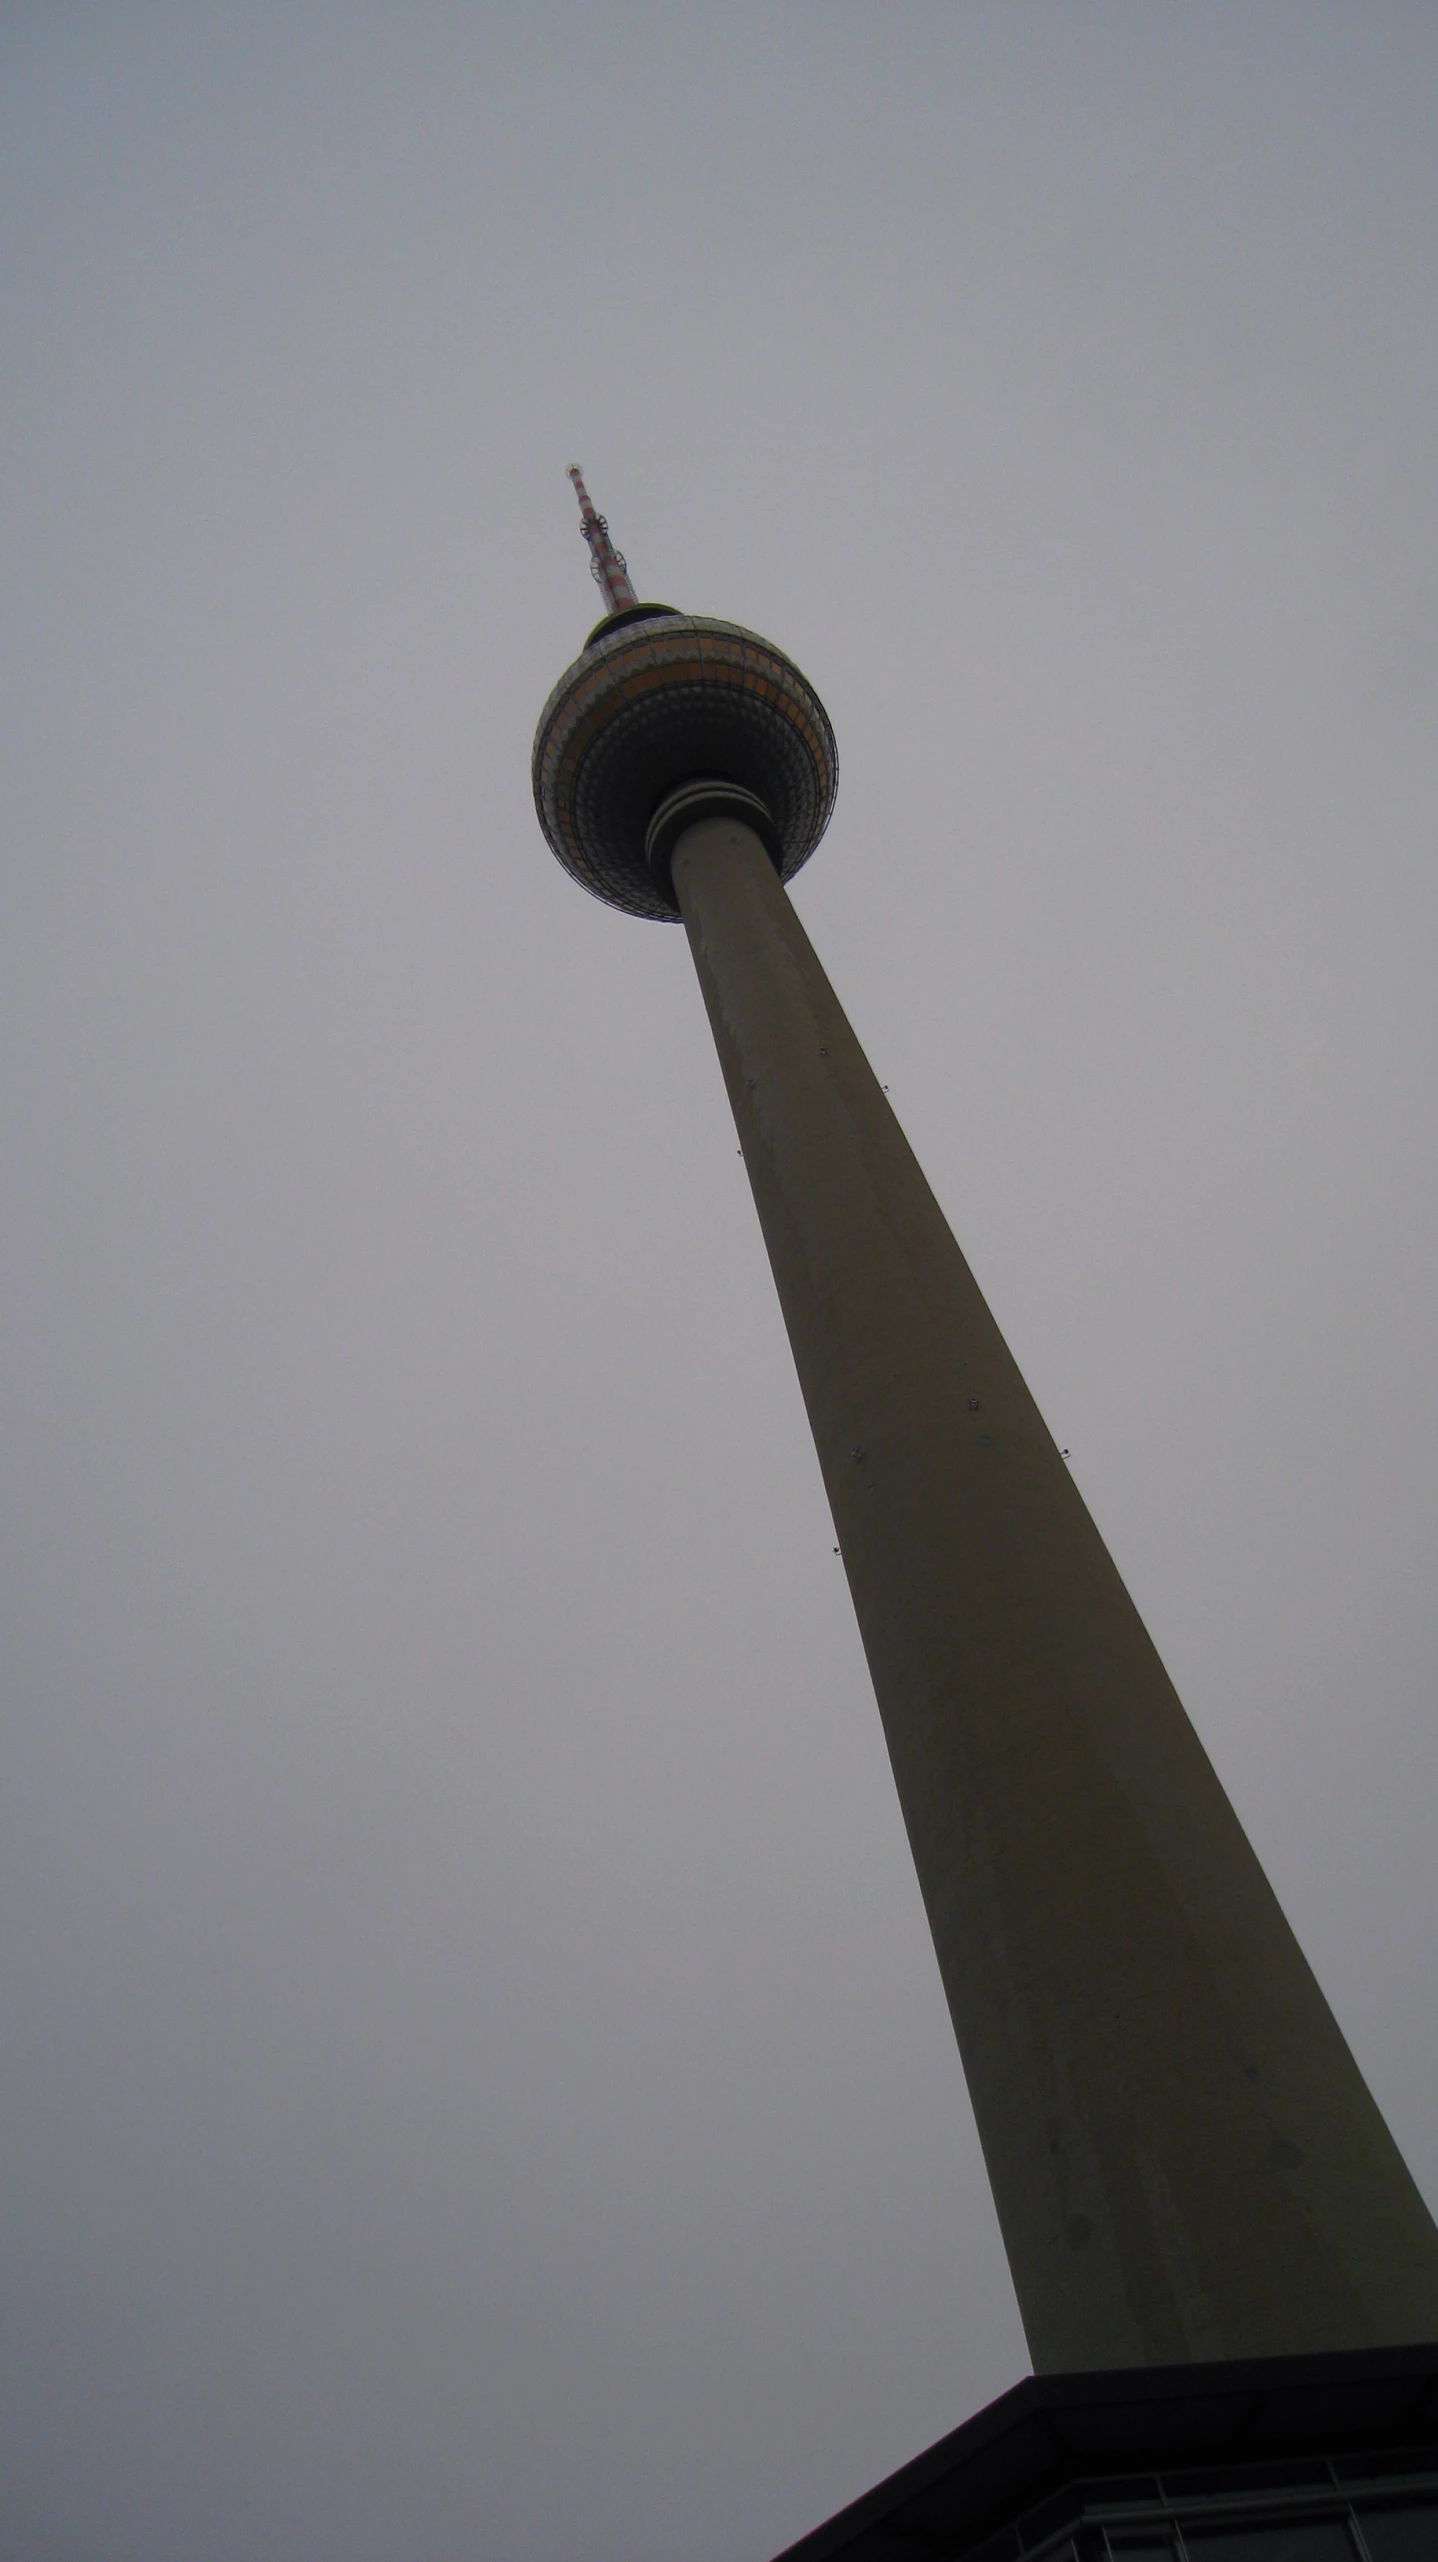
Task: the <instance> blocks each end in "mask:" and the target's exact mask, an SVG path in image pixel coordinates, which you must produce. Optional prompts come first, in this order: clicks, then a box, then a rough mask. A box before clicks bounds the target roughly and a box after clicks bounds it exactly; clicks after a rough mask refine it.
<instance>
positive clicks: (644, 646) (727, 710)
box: [534, 608, 839, 919]
mask: <svg viewBox="0 0 1438 2562" xmlns="http://www.w3.org/2000/svg"><path fill="white" fill-rule="evenodd" d="M701 776H702V777H707V778H710V779H712V780H714V781H716V782H725V783H737V784H739V785H740V786H741V787H742V788H743V789H744V790H745V791H749V792H754V793H757V795H758V797H759V799H760V800H761V801H762V802H763V803H764V805H765V807H766V808H767V809H768V811H769V812H770V814H771V816H772V818H773V822H774V829H775V833H776V835H777V838H778V842H779V847H780V861H779V873H780V877H781V879H783V880H786V881H787V880H790V879H792V877H793V875H794V874H795V872H797V871H798V869H799V866H800V864H801V863H805V862H807V861H808V859H809V856H810V855H811V854H812V853H813V851H814V848H815V846H816V845H817V844H818V842H819V839H820V837H821V836H822V835H823V833H824V830H825V828H826V827H827V826H828V824H829V816H830V813H831V811H832V809H833V806H834V794H835V792H836V790H837V789H838V782H839V757H838V751H837V749H836V747H835V744H834V733H833V730H832V729H831V728H830V725H829V716H828V714H827V712H826V711H825V709H824V706H823V704H822V703H821V702H820V700H819V697H818V695H817V694H816V693H815V691H814V689H813V687H812V685H810V684H809V683H808V681H807V679H806V678H805V677H803V676H801V675H800V673H799V670H798V668H797V667H796V666H795V665H794V663H793V660H792V659H788V658H786V657H785V656H784V653H783V651H782V650H778V649H775V648H774V647H773V645H772V643H771V642H769V641H766V640H761V639H760V638H759V636H758V634H757V633H756V632H747V631H745V630H744V629H743V628H742V626H741V625H740V624H738V623H716V622H711V621H710V620H709V619H708V617H707V616H704V615H699V614H676V613H673V612H672V611H671V612H665V611H664V610H663V609H662V608H656V609H655V611H654V613H653V615H652V617H651V616H650V615H648V614H640V615H635V614H631V615H630V616H628V617H627V618H626V620H625V621H624V623H623V624H622V625H621V626H620V627H619V628H618V629H617V630H615V631H614V632H612V633H610V634H609V635H608V636H607V637H606V634H605V627H604V625H603V624H601V625H600V627H599V630H598V632H596V634H595V635H594V637H593V639H592V640H591V641H590V643H589V646H588V647H587V648H586V649H585V651H584V653H583V655H582V656H581V657H579V658H577V659H576V660H575V662H574V665H573V666H572V667H569V668H566V670H565V672H564V674H563V675H562V676H561V678H560V680H559V683H558V684H557V685H556V686H555V689H554V691H553V693H552V694H551V695H550V698H549V700H548V702H547V703H546V704H545V707H544V710H543V712H542V713H541V715H540V721H539V728H538V730H537V732H536V734H535V740H534V805H535V808H536V810H537V811H538V813H539V824H540V826H541V827H542V828H543V830H544V833H545V836H546V838H547V840H548V842H549V844H550V846H551V847H552V849H553V851H554V852H555V853H556V854H557V855H558V857H559V860H560V862H561V863H562V864H563V865H564V868H565V870H566V871H567V872H569V873H572V875H573V877H574V879H575V880H576V881H578V882H579V883H580V884H581V886H582V887H583V888H584V889H587V890H591V891H592V892H593V894H594V896H595V897H596V898H602V899H607V900H608V901H609V904H610V905H611V907H620V908H623V909H625V910H626V911H627V913H628V914H629V915H630V916H654V917H663V918H667V919H673V918H676V917H677V916H678V914H679V908H678V905H677V902H676V900H675V898H674V894H673V891H672V890H671V888H670V885H669V882H668V880H667V879H656V878H655V876H654V874H653V873H652V872H651V871H650V868H649V864H648V861H647V859H646V856H645V850H644V839H645V833H646V830H647V828H648V825H649V821H650V819H651V818H652V816H653V814H654V812H655V810H656V809H657V808H658V806H659V803H660V802H661V801H662V800H663V799H664V797H665V795H666V794H667V793H669V792H671V791H673V789H674V788H675V786H676V785H677V784H679V783H686V782H690V781H693V780H695V779H697V778H699V777H701Z"/></svg>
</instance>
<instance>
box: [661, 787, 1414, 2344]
mask: <svg viewBox="0 0 1438 2562" xmlns="http://www.w3.org/2000/svg"><path fill="white" fill-rule="evenodd" d="M672 868H673V880H674V887H675V891H676V894H677V896H678V899H679V902H680V906H681V909H682V912H683V916H684V922H685V925H686V926H687V928H688V932H689V940H690V944H691V948H692V950H693V953H694V960H695V965H696V968H697V970H698V973H699V981H700V985H701V987H702V989H703V992H704V1001H705V1004H706V1006H707V1008H708V1012H709V1019H710V1024H711V1026H712V1029H713V1033H714V1040H715V1046H716V1048H717V1049H718V1052H719V1059H720V1065H721V1067H722V1069H723V1072H724V1079H725V1083H726V1085H727V1087H728V1091H729V1099H730V1103H731V1105H732V1108H733V1112H734V1120H735V1125H736V1127H737V1129H738V1133H739V1138H740V1142H741V1145H742V1147H743V1150H744V1157H745V1162H746V1165H747V1167H748V1171H749V1177H750V1181H751V1184H752V1186H753V1191H754V1199H755V1203H756V1205H757V1207H758V1211H759V1217H760V1221H761V1223H762V1226H763V1230H764V1237H765V1242H766V1244H767V1246H768V1249H769V1259H770V1262H771V1264H772V1266H773V1271H774V1278H775V1281H776V1283H777V1285H778V1291H779V1299H780V1304H781V1306H782V1308H783V1312H784V1321H785V1324H786V1326H787V1328H788V1332H789V1340H790V1343H791V1345H792V1347H793V1352H794V1359H795V1363H796V1366H797V1368H798V1372H799V1379H800V1384H801V1386H802V1389H803V1393H804V1400H805V1404H806V1405H807V1407H808V1412H809V1420H810V1423H811V1426H812V1428H813V1433H814V1440H815V1445H816V1448H817V1450H818V1455H819V1463H820V1466H821V1468H822V1470H823V1473H824V1482H825V1486H826V1488H827V1491H828V1495H829V1501H830V1504H831V1507H832V1510H833V1515H834V1521H835V1525H836V1528H837V1532H838V1536H839V1540H840V1544H841V1551H842V1555H843V1560H844V1566H845V1571H846V1573H847V1575H848V1579H849V1585H850V1589H851V1591H852V1593H853V1597H854V1606H855V1609H856V1612H857V1614H858V1620H859V1626H860V1630H861V1632H862V1635H863V1640H864V1647H865V1651H866V1653H867V1656H868V1660H869V1669H870V1672H871V1674H872V1676H873V1681H874V1689H875V1693H876V1695H877V1698H878V1703H879V1709H880V1713H881V1716H882V1718H883V1723H884V1732H885V1736H886V1739H887V1742H888V1747H889V1754H890V1758H891V1760H892V1763H893V1768H894V1775H895V1779H896V1780H897V1783H898V1789H899V1796H900V1801H901V1803H902V1806H903V1811H904V1819H905V1822H906V1824H907V1827H908V1833H909V1839H910V1843H911V1845H912V1847H913V1852H914V1860H915V1864H916V1866H917V1869H918V1873H919V1883H920V1886H921V1889H922V1891H923V1896H924V1902H925V1905H926V1907H927V1911H928V1916H929V1923H930V1927H931V1929H932V1932H933V1937H934V1946H935V1950H936V1952H937V1955H938V1960H939V1968H940V1972H941V1974H942V1977H943V1982H944V1989H945V1992H946V1994H947V1996H948V2001H949V2008H950V2012H951V2014H952V2017H953V2022H954V2028H955V2032H956V2034H957V2037H958V2041H959V2049H960V2053H961V2055H962V2058H963V2063H964V2070H965V2074H966V2076H967V2079H968V2084H969V2091H970V2095H971V2097H972V2100H973V2104H974V2111H975V2115H976V2117H977V2119H978V2125H979V2133H980V2136H981V2138H982V2141H983V2147H984V2157H985V2160H986V2162H987V2165H988V2170H989V2177H990V2180H991V2182H992V2186H993V2191H994V2198H995V2202H996V2204H997V2207H998V2213H999V2222H1000V2225H1001V2227H1002V2230H1003V2236H1004V2243H1005V2248H1006V2250H1007V2252H1008V2258H1009V2265H1010V2268H1011V2270H1012V2273H1013V2279H1014V2286H1015V2289H1016V2291H1017V2294H1018V2299H1019V2307H1020V2311H1021V2313H1022V2315H1023V2321H1024V2328H1025V2331H1026V2333H1027V2336H1028V2340H1029V2346H1030V2349H1031V2352H1032V2355H1033V2359H1034V2364H1035V2366H1036V2367H1037V2368H1038V2369H1039V2370H1041V2371H1044V2370H1048V2371H1053V2370H1056V2369H1058V2370H1064V2369H1074V2368H1085V2367H1114V2366H1133V2365H1143V2364H1163V2363H1176V2362H1181V2361H1186V2360H1190V2359H1200V2358H1201V2359H1214V2358H1239V2357H1255V2356H1264V2355H1269V2354H1279V2353H1282V2352H1287V2351H1296V2350H1310V2349H1328V2348H1351V2347H1359V2346H1364V2345H1368V2344H1370V2343H1374V2344H1376V2343H1380V2342H1384V2343H1387V2342H1396V2341H1402V2340H1421V2339H1427V2338H1431V2337H1434V2336H1435V2335H1438V2231H1435V2229H1434V2225H1433V2222H1432V2219H1431V2217H1430V2216H1429V2214H1428V2211H1427V2208H1426V2207H1425V2206H1424V2204H1423V2201H1422V2199H1421V2198H1420V2196H1419V2194H1418V2191H1417V2189H1416V2188H1415V2186H1414V2184H1413V2181H1412V2179H1411V2178H1410V2176H1409V2174H1408V2171H1407V2169H1406V2167H1405V2165H1404V2163H1403V2161H1402V2159H1401V2157H1400V2155H1399V2153H1398V2151H1397V2148H1396V2146H1395V2145H1394V2143H1393V2140H1392V2137H1391V2136H1390V2134H1389V2132H1388V2129H1387V2127H1386V2126H1385V2124H1384V2122H1383V2119H1382V2118H1381V2116H1380V2115H1379V2112H1378V2110H1377V2108H1376V2106H1375V2104H1374V2102H1373V2099H1372V2097H1371V2095H1370V2093H1369V2091H1368V2089H1367V2087H1366V2085H1365V2083H1364V2081H1363V2079H1362V2077H1361V2075H1360V2073H1359V2071H1358V2068H1357V2066H1356V2064H1355V2063H1354V2061H1353V2058H1352V2056H1351V2054H1350V2053H1349V2051H1348V2048H1347V2046H1346V2044H1345V2043H1344V2040H1343V2038H1342V2036H1341V2034H1340V2032H1339V2030H1338V2027H1337V2025H1336V2023H1335V2021H1334V2019H1333V2017H1332V2014H1331V2012H1330V2011H1329V2009H1328V2006H1327V2004H1326V2002H1325V2001H1324V1999H1323V1995H1322V1993H1321V1992H1320V1991H1319V1988H1318V1986H1317V1984H1316V1982H1315V1981H1314V1978H1313V1975H1312V1973H1311V1972H1310V1970H1309V1967H1308V1965H1307V1964H1306V1962H1305V1960H1304V1957H1303V1954H1302V1951H1301V1950H1300V1949H1299V1947H1298V1945H1297V1942H1296V1941H1295V1939H1294V1937H1293V1934H1292V1932H1291V1931H1290V1929H1289V1927H1288V1924H1287V1922H1286V1921H1285V1919H1284V1917H1283V1914H1282V1912H1281V1911H1280V1909H1279V1906H1278V1903H1277V1901H1276V1899H1275V1897H1274V1895H1273V1892H1272V1890H1271V1888H1270V1887H1269V1885H1268V1882H1267V1880H1266V1878H1265V1877H1264V1875H1263V1872H1262V1870H1261V1869H1260V1867H1259V1864H1258V1861H1257V1859H1256V1858H1255V1856H1254V1854H1253V1851H1252V1849H1251V1848H1250V1846H1249V1843H1248V1841H1247V1839H1246V1837H1245V1835H1244V1833H1243V1830H1242V1828H1241V1826H1240V1824H1239V1822H1238V1820H1237V1818H1236V1816H1235V1815H1234V1812H1233V1809H1232V1807H1231V1806H1230V1805H1229V1802H1228V1800H1227V1798H1226V1797H1225V1795H1224V1793H1223V1790H1222V1788H1221V1787H1220V1785H1219V1782H1218V1780H1217V1778H1216V1776H1215V1774H1214V1771H1213V1768H1212V1765H1211V1764H1210V1762H1209V1760H1208V1758H1207V1755H1206V1754H1205V1753H1204V1751H1203V1748H1202V1746H1201V1745H1200V1743H1199V1741H1198V1738H1197V1736H1196V1735H1195V1733H1194V1731H1193V1728H1192V1726H1191V1725H1190V1723H1189V1721H1188V1718H1187V1717H1186V1716H1185V1714H1184V1711H1183V1709H1182V1707H1181V1705H1180V1703H1179V1700H1178V1698H1177V1696H1176V1694H1175V1692H1174V1689H1173V1686H1172V1684H1171V1683H1170V1681H1169V1679H1168V1677H1167V1675H1166V1673H1165V1672H1164V1669H1163V1666H1162V1664H1161V1663H1160V1661H1159V1658H1158V1655H1157V1653H1156V1651H1155V1649H1154V1647H1153V1644H1152V1642H1151V1640H1150V1638H1149V1636H1148V1633H1147V1631H1146V1629H1145V1628H1144V1626H1143V1623H1142V1621H1141V1620H1140V1618H1139V1616H1138V1612H1137V1611H1136V1609H1135V1607H1134V1605H1133V1602H1132V1601H1131V1599H1130V1597H1129V1595H1128V1593H1127V1591H1126V1590H1125V1588H1124V1585H1123V1583H1122V1581H1121V1579H1120V1577H1119V1575H1118V1572H1117V1570H1116V1568H1115V1566H1114V1564H1113V1561H1112V1559H1111V1558H1110V1556H1109V1555H1108V1552H1107V1550H1106V1548H1105V1547H1104V1544H1103V1541H1102V1540H1101V1538H1100V1537H1099V1534H1098V1532H1097V1530H1096V1529H1095V1527H1094V1524H1093V1522H1092V1520H1091V1518H1090V1516H1089V1513H1088V1511H1087V1508H1086V1506H1085V1505H1084V1503H1083V1500H1082V1498H1081V1496H1080V1495H1079V1493H1078V1490H1077V1488H1076V1487H1075V1485H1074V1482H1073V1479H1072V1477H1071V1476H1070V1474H1069V1471H1068V1469H1067V1467H1066V1466H1065V1464H1064V1461H1063V1459H1062V1457H1061V1456H1060V1454H1059V1452H1058V1451H1057V1449H1056V1448H1055V1446H1054V1443H1053V1440H1052V1438H1051V1436H1050V1434H1049V1433H1048V1431H1047V1430H1046V1428H1045V1426H1044V1422H1043V1418H1042V1417H1041V1415H1040V1414H1039V1412H1038V1409H1037V1407H1036V1406H1035V1404H1034V1401H1033V1399H1032V1397H1031V1396H1030V1394H1029V1392H1028V1389H1027V1388H1026V1387H1025V1385H1024V1382H1023V1379H1022V1377H1021V1376H1020V1373H1019V1370H1018V1368H1017V1365H1016V1364H1015V1362H1014V1360H1013V1357H1012V1355H1011V1353H1010V1352H1009V1350H1008V1347H1007V1345H1006V1344H1005V1342H1004V1340H1003V1337H1002V1336H1001V1334H1000V1332H999V1329H998V1327H997V1325H996V1324H995V1322H994V1319H993V1316H992V1315H991V1313H990V1311H989V1309H988V1307H987V1306H986V1304H985V1302H984V1300H983V1297H982V1295H981V1293H980V1291H979V1289H978V1287H977V1285H976V1283H975V1281H974V1278H973V1275H972V1274H971V1272H970V1271H969V1268H968V1266H967V1264H966V1263H965V1261H964V1258H963V1256H962V1254H961V1253H960V1251H959V1248H958V1246H957V1245H956V1244H955V1242H954V1239H953V1236H952V1235H951V1233H950V1230H949V1228H948V1225H947V1222H946V1221H945V1219H944V1217H943V1214H942V1212H941V1211H940V1209H939V1207H938V1204H937V1203H936V1201H935V1200H934V1197H933V1194H932V1193H931V1191H930V1190H929V1187H928V1185H927V1183H926V1182H925V1180H924V1177H923V1174H922V1173H921V1171H920V1169H919V1166H918V1164H917V1162H916V1161H915V1158H914V1156H913V1154H912V1151H911V1150H910V1148H909V1146H908V1144H907V1142H906V1140H905V1138H904V1136H903V1133H902V1131H901V1130H900V1128H899V1126H898V1123H897V1121H896V1119H895V1117H894V1115H893V1112H892V1111H891V1109H890V1106H889V1104H888V1102H887V1100H886V1098H885V1096H884V1094H883V1092H882V1090H881V1089H880V1087H879V1085H878V1083H877V1081H876V1079H875V1077H874V1074H873V1071H872V1069H871V1068H870V1066H869V1064H868V1061H867V1060H866V1058H865V1057H864V1054H863V1051H862V1050H861V1049H860V1047H859V1044H858V1041H857V1040H856V1039H855V1036H854V1034H853V1031H852V1030H851V1028H850V1026H849V1024H848V1022H847V1020H846V1018H845V1016H844V1013H843V1011H842V1009H841V1007H840V1005H839V1003H838V1000H837V998H836V997H835V995H834V993H833V990H832V989H831V987H830V985H829V982H828V980H827V979H826V977H825V976H824V973H823V970H822V969H821V967H820V965H819V962H818V960H817V958H816V957H815V954H814V951H813V947H812V945H811V944H810V942H809V939H808V937H807V935H806V934H805V932H804V929H803V926H802V925H801V924H800V922H799V919H798V917H797V915H796V914H795V912H794V909H793V908H792V906H791V905H790V902H789V900H788V898H787V896H786V895H785V892H784V890H783V888H782V886H781V884H780V882H779V881H778V880H777V878H776V877H775V873H774V868H773V865H772V863H771V862H770V861H769V860H768V858H767V856H766V854H765V852H764V849H763V847H762V846H761V845H760V843H759V842H758V839H757V838H756V837H755V836H754V835H753V834H752V833H751V832H750V831H749V830H747V829H746V828H745V827H744V826H743V824H742V822H739V821H737V820H734V819H732V818H716V819H710V820H706V821H701V822H700V823H699V824H697V825H695V826H692V827H691V828H690V829H689V830H688V831H687V832H686V833H685V834H684V835H683V836H682V837H681V838H680V840H679V842H678V844H677V846H676V848H675V851H674V855H673V865H672Z"/></svg>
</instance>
